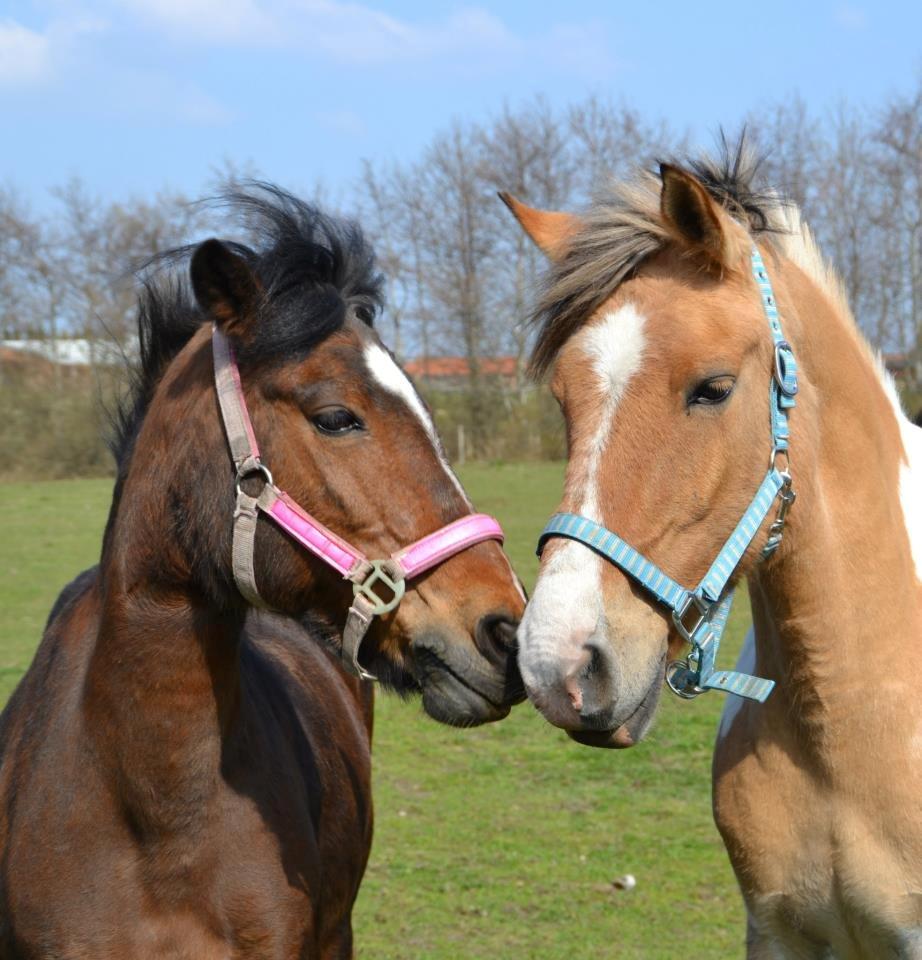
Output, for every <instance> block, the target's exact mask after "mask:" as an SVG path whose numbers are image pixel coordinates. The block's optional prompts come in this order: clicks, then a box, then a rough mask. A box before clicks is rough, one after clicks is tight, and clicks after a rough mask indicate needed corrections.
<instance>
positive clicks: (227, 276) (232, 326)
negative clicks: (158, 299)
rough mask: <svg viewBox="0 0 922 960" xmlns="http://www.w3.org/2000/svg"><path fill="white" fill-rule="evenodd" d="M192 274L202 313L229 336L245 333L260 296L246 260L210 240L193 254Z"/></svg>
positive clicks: (224, 245) (217, 242) (196, 296)
mask: <svg viewBox="0 0 922 960" xmlns="http://www.w3.org/2000/svg"><path fill="white" fill-rule="evenodd" d="M190 273H191V275H192V290H193V291H194V293H195V299H196V300H197V301H198V305H199V306H200V307H201V308H202V310H204V311H205V313H207V314H208V315H209V316H210V317H211V319H212V320H214V321H215V323H217V324H218V326H220V327H222V328H224V329H225V330H226V331H227V332H228V333H231V334H233V333H240V332H242V329H243V326H244V325H245V324H246V321H247V320H248V319H249V317H250V315H251V314H252V311H253V308H254V307H255V305H256V302H257V297H258V293H259V287H258V284H257V281H256V277H254V276H253V271H252V270H251V269H250V265H249V264H248V263H247V262H246V260H244V258H243V257H241V256H240V254H238V253H234V251H233V250H231V248H230V247H228V246H227V245H226V244H224V243H221V241H220V240H213V239H212V240H206V241H205V242H204V243H203V244H201V245H200V246H199V247H197V248H196V251H195V253H194V254H192V263H191V265H190Z"/></svg>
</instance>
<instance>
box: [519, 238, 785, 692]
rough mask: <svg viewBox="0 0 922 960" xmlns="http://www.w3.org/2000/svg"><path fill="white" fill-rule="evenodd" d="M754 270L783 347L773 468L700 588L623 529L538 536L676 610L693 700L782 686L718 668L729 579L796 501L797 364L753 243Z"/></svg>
mask: <svg viewBox="0 0 922 960" xmlns="http://www.w3.org/2000/svg"><path fill="white" fill-rule="evenodd" d="M752 273H753V276H754V277H755V281H756V283H757V284H758V286H759V292H760V293H761V296H762V306H763V308H764V310H765V316H766V317H767V318H768V326H769V330H770V331H771V336H772V341H773V343H774V347H775V350H774V370H773V372H772V377H771V387H770V390H771V403H770V406H771V430H772V452H771V459H770V460H769V466H768V473H767V474H766V476H765V479H764V480H763V481H762V484H761V486H760V487H759V489H758V490H757V491H756V495H755V496H754V497H753V498H752V502H751V503H750V504H749V507H748V508H747V509H746V512H745V513H744V514H743V516H742V519H741V520H740V522H739V523H738V524H737V525H736V529H735V530H734V531H733V533H732V534H730V538H729V539H728V540H727V542H726V543H725V544H724V545H723V547H722V548H721V551H720V553H718V554H717V557H716V559H715V560H714V562H713V563H712V564H711V568H710V570H708V572H707V573H706V574H705V575H704V579H703V580H702V581H701V583H699V584H698V586H697V587H695V589H694V590H688V589H686V588H685V587H683V586H681V585H680V584H678V583H676V582H675V580H673V579H672V578H671V577H669V576H668V575H667V574H665V573H663V571H662V570H660V568H659V567H657V566H656V564H654V563H651V562H650V561H649V560H648V559H647V558H646V557H645V556H644V555H643V554H642V553H638V551H637V550H635V549H634V548H633V547H632V546H631V545H630V544H629V543H627V542H626V541H624V540H622V539H621V537H619V536H618V535H617V534H616V533H612V532H611V531H610V530H607V529H606V528H605V527H603V526H602V525H601V524H599V523H596V522H595V521H594V520H589V519H588V518H586V517H581V516H579V515H577V514H574V513H556V514H554V516H553V517H551V519H550V522H549V523H548V525H547V526H546V527H545V528H544V532H543V533H542V534H541V537H540V538H539V540H538V555H539V556H540V555H541V551H542V550H543V549H544V545H545V543H547V541H548V540H549V539H550V538H551V537H566V538H568V539H570V540H576V541H578V542H579V543H582V544H585V545H586V546H587V547H589V548H590V549H591V550H594V551H595V552H596V553H598V554H600V555H601V556H603V557H604V558H605V559H606V560H609V561H611V563H613V564H614V565H615V566H616V567H618V568H619V569H621V570H623V571H624V572H625V573H626V574H628V575H629V576H631V577H633V578H634V579H635V580H636V581H637V582H638V583H639V584H640V585H641V586H642V587H643V588H644V589H645V590H647V591H648V592H649V593H651V594H652V595H653V597H654V598H655V599H656V600H658V601H659V602H660V603H661V604H663V605H664V606H665V607H667V608H668V609H669V610H670V611H671V613H672V622H673V624H674V625H675V628H676V630H677V631H678V633H679V636H681V637H682V639H683V640H685V641H686V643H688V644H690V646H691V650H690V651H689V653H688V655H687V657H686V658H685V659H684V660H673V661H672V662H671V663H670V664H669V665H668V666H667V667H666V682H667V683H668V684H669V687H670V689H671V690H672V691H673V692H674V693H676V694H678V695H679V696H680V697H684V698H685V699H691V698H692V697H696V696H698V694H699V693H704V692H705V690H723V691H724V692H726V693H735V694H737V695H738V696H740V697H748V698H749V699H750V700H757V701H759V703H762V702H764V701H765V699H766V698H767V697H768V695H769V694H770V693H771V692H772V689H773V687H774V686H775V681H774V680H764V679H762V678H761V677H753V676H749V675H748V674H745V673H738V672H736V671H735V670H717V669H716V667H715V660H716V658H717V650H718V648H719V646H720V639H721V637H722V635H723V632H724V627H725V626H726V625H727V617H728V616H729V614H730V607H731V605H732V603H733V590H729V591H727V590H726V587H727V583H728V582H729V581H730V578H731V577H732V576H733V572H734V571H735V570H736V568H737V566H738V565H739V562H740V560H741V558H742V556H743V554H744V553H745V552H746V550H747V548H748V547H749V545H750V543H752V540H753V538H754V537H755V535H756V533H757V532H758V530H759V528H760V527H761V526H762V522H763V521H764V520H765V518H766V517H767V516H768V514H769V511H770V510H771V508H772V504H773V503H774V502H775V500H776V499H779V498H780V503H779V505H778V513H777V515H776V517H775V520H774V522H773V523H772V525H771V526H770V527H769V535H768V541H767V542H766V544H765V546H764V547H763V548H762V556H763V557H770V556H771V555H772V554H773V553H774V552H775V550H777V549H778V545H779V544H780V543H781V537H782V535H783V532H784V521H785V518H786V516H787V512H788V510H789V509H790V506H791V504H792V503H793V502H794V491H793V489H792V487H791V475H790V473H789V472H788V470H787V468H785V469H784V470H779V469H778V467H777V466H776V460H777V458H778V456H779V454H783V455H784V458H785V463H787V457H788V439H789V436H790V435H789V432H788V415H787V411H788V410H789V409H790V408H791V407H793V406H794V402H795V401H794V397H795V395H796V393H797V364H796V362H795V360H794V353H793V351H792V350H791V345H790V344H789V343H788V342H787V341H786V340H785V339H784V337H783V335H782V331H781V319H780V317H779V316H778V309H777V307H776V305H775V295H774V293H773V292H772V286H771V282H770V281H769V279H768V274H767V273H766V271H765V264H764V263H763V262H762V257H761V255H760V254H759V251H758V250H757V249H756V247H755V245H753V248H752ZM725 592H726V595H724V594H725Z"/></svg>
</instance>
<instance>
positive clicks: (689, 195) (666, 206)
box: [659, 163, 738, 268]
mask: <svg viewBox="0 0 922 960" xmlns="http://www.w3.org/2000/svg"><path fill="white" fill-rule="evenodd" d="M659 170H660V176H661V177H662V178H663V191H662V193H661V194H660V211H661V213H662V215H663V219H664V220H665V221H666V224H667V225H668V226H669V227H670V228H671V229H672V232H673V233H674V234H675V236H676V239H677V240H678V241H679V242H680V243H682V244H683V245H684V246H686V247H687V248H688V249H689V250H690V251H691V252H693V253H701V254H704V256H705V257H707V259H708V260H709V261H710V262H711V264H712V265H714V266H717V267H720V268H724V267H731V266H733V265H734V262H735V260H736V255H737V253H738V250H737V246H738V244H737V243H736V240H737V237H736V233H737V231H735V230H734V228H733V222H732V221H731V220H730V218H729V217H728V216H727V214H726V213H724V211H723V210H722V209H721V208H720V207H719V206H718V204H717V203H715V202H714V200H713V199H712V197H711V196H710V194H709V193H708V192H707V190H705V189H704V187H703V186H702V184H701V183H700V182H699V181H698V180H696V179H695V178H694V177H693V176H692V175H691V174H689V173H686V172H685V171H684V170H680V169H679V168H678V167H673V166H671V165H670V164H668V163H662V164H660V168H659Z"/></svg>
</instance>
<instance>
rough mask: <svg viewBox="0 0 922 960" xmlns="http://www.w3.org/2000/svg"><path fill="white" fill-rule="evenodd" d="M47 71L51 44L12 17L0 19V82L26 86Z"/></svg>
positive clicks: (44, 74) (44, 77)
mask: <svg viewBox="0 0 922 960" xmlns="http://www.w3.org/2000/svg"><path fill="white" fill-rule="evenodd" d="M50 73H51V44H50V42H49V39H48V37H47V36H46V35H44V34H41V33H36V32H35V31H34V30H30V29H29V28H28V27H24V26H22V24H20V23H17V22H16V21H15V20H0V85H4V86H5V85H10V86H12V85H19V84H23V85H27V84H33V83H37V82H41V81H42V80H45V79H46V78H47V77H48V76H49V74H50Z"/></svg>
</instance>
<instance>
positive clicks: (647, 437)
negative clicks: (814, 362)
mask: <svg viewBox="0 0 922 960" xmlns="http://www.w3.org/2000/svg"><path fill="white" fill-rule="evenodd" d="M694 169H695V173H692V172H689V171H688V170H684V169H680V168H678V167H672V166H665V165H664V166H663V167H662V169H661V171H660V176H659V177H656V176H653V175H645V176H644V177H643V178H641V179H640V180H639V181H638V182H636V183H633V184H630V185H626V186H623V187H621V188H619V189H618V191H617V192H616V193H615V194H614V195H613V196H612V197H611V199H610V200H609V201H608V202H602V203H600V204H599V205H597V206H596V207H594V208H592V209H591V210H590V211H589V212H588V213H587V215H586V216H585V217H580V218H577V217H575V216H569V215H567V214H561V213H548V212H544V211H538V210H534V209H531V208H528V207H525V206H523V205H522V204H520V203H519V202H518V201H516V200H514V199H512V198H510V197H506V198H504V199H505V200H506V202H507V203H508V204H509V205H510V207H511V208H512V210H513V213H515V215H516V216H517V218H518V219H519V222H520V223H521V225H522V226H523V228H524V229H525V230H526V232H528V233H529V235H530V236H531V237H532V239H533V240H534V241H535V242H536V243H537V244H538V246H539V247H541V248H542V249H543V250H544V251H545V252H546V253H547V254H548V255H549V257H550V259H551V273H550V277H549V280H548V284H547V286H546V289H545V294H544V297H543V300H542V302H541V304H540V307H539V316H538V319H539V322H540V328H539V332H538V339H537V343H536V348H535V355H534V358H533V366H534V369H535V371H536V372H537V373H539V374H541V373H544V372H546V371H550V372H551V385H552V390H553V392H554V395H555V397H556V398H557V400H558V401H559V403H560V406H561V409H562V411H563V414H564V417H565V420H566V427H567V438H568V450H569V463H568V467H567V474H566V482H565V488H564V494H563V499H562V501H561V503H560V506H559V508H558V509H559V511H560V512H561V513H572V514H579V515H581V516H583V517H588V518H589V519H590V520H593V521H596V522H597V523H598V524H601V525H604V526H605V527H606V528H607V529H608V530H611V531H614V532H615V533H617V534H618V536H620V537H621V538H623V540H625V541H627V543H628V544H630V545H631V546H632V547H633V548H635V549H636V550H637V551H638V553H639V554H642V555H643V556H644V557H646V558H648V559H649V560H650V561H651V562H652V563H653V564H656V565H657V566H658V567H659V568H660V570H661V571H664V572H665V573H666V574H668V575H669V577H671V578H672V579H673V580H674V581H677V582H678V583H679V584H685V585H692V586H693V585H695V584H697V583H699V581H700V580H701V579H702V577H703V575H704V574H705V573H706V572H707V571H708V568H709V567H710V565H711V562H712V561H713V560H714V558H715V556H717V554H718V552H719V551H720V549H721V547H722V546H723V545H724V543H725V541H726V540H727V539H728V537H729V536H730V534H731V533H732V532H733V530H734V528H735V527H736V525H737V522H738V521H739V520H740V517H741V516H742V515H743V514H744V512H745V511H746V509H747V507H748V506H749V504H750V502H751V500H752V498H753V495H754V493H755V492H756V490H757V488H758V487H759V485H760V483H761V482H762V480H763V478H764V477H765V476H766V471H767V470H768V467H769V459H770V453H771V449H772V443H771V433H770V430H769V423H770V416H769V385H770V382H771V377H772V371H773V359H774V354H773V344H772V339H771V337H770V336H769V331H768V326H767V323H766V317H765V314H764V312H763V305H762V300H761V297H760V293H759V289H758V287H757V285H756V282H755V281H754V279H753V274H752V271H751V266H750V253H751V248H752V239H751V237H750V234H749V231H748V230H747V228H746V227H744V226H742V223H741V221H742V222H746V223H747V227H751V228H754V232H757V230H758V228H759V227H764V226H766V224H759V223H757V222H753V223H750V222H749V219H750V213H751V210H750V208H749V205H748V203H747V198H746V197H740V196H737V195H734V193H733V191H732V190H731V189H729V188H727V186H726V184H727V183H728V182H730V181H729V178H728V177H727V178H723V179H722V178H721V176H720V175H719V173H718V171H717V170H716V169H713V168H711V167H710V166H707V165H703V164H702V165H700V166H697V167H695V168H694ZM748 199H751V198H748ZM754 218H755V217H754V214H753V219H754ZM776 263H777V260H775V259H774V258H772V257H769V258H768V264H769V271H771V265H772V264H776ZM779 289H780V291H781V293H782V295H783V294H784V288H783V286H780V287H779ZM792 314H793V308H791V309H790V310H789V309H788V304H787V303H786V304H785V312H784V316H785V324H786V325H788V322H789V321H792V323H791V324H790V325H791V326H793V327H794V332H796V331H797V327H796V317H792ZM798 422H799V423H802V422H803V421H802V420H799V421H798ZM767 526H768V521H767V522H766V523H765V525H764V527H763V528H762V530H761V531H760V532H759V533H758V534H757V535H756V536H755V539H754V547H753V548H751V549H750V550H748V551H747V552H746V554H745V556H744V557H743V561H742V563H741V565H740V567H739V568H738V570H737V576H740V575H745V574H746V572H747V570H748V569H749V568H750V567H751V565H752V563H753V562H754V559H753V558H754V557H756V556H757V555H758V548H759V547H761V546H762V545H763V544H764V543H765V540H766V533H765V528H767ZM519 646H520V653H519V665H520V667H521V670H522V676H523V678H524V680H525V685H526V689H527V691H528V694H529V696H530V698H531V699H532V700H533V701H534V703H535V704H536V705H537V706H538V708H539V709H540V710H541V711H542V712H543V713H544V715H545V716H546V717H547V718H548V719H549V720H550V721H551V722H552V723H555V724H557V725H558V726H561V727H564V728H566V729H567V730H569V731H571V732H572V735H573V736H574V738H575V739H578V740H580V741H581V742H586V743H592V744H596V745H602V746H630V745H631V744H632V743H635V742H636V741H637V740H639V739H640V738H641V737H642V736H643V735H644V733H645V732H646V731H647V729H648V728H649V725H650V723H651V721H652V717H653V713H654V711H655V707H656V704H657V702H658V699H659V693H660V690H661V687H662V681H663V676H664V667H665V665H666V663H667V661H668V660H669V659H671V657H670V654H671V655H673V656H675V655H676V654H677V653H678V651H679V649H680V648H681V642H680V639H679V636H678V635H677V633H676V630H675V627H674V625H673V622H672V620H671V618H670V616H669V612H668V611H667V610H666V609H664V608H662V607H661V606H660V605H659V604H658V603H656V602H655V601H654V599H653V597H652V596H651V594H650V593H649V592H647V591H646V590H645V589H643V588H642V587H641V586H640V585H639V584H638V583H637V582H636V581H635V580H634V579H632V578H631V577H629V576H627V575H626V574H625V573H623V572H622V571H621V570H620V569H619V568H618V567H616V566H615V565H613V564H611V563H608V562H606V561H605V560H604V559H603V558H602V557H601V556H599V555H598V554H597V553H595V552H593V551H592V550H591V549H589V547H587V546H585V545H583V543H579V542H573V541H572V540H567V539H561V538H554V539H550V540H548V541H547V543H546V545H545V548H544V551H543V554H542V558H541V569H540V575H539V577H538V582H537V586H536V588H535V592H534V595H533V597H532V599H531V602H530V603H529V606H528V609H527V611H526V614H525V618H524V620H523V622H522V625H521V627H520V630H519Z"/></svg>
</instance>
